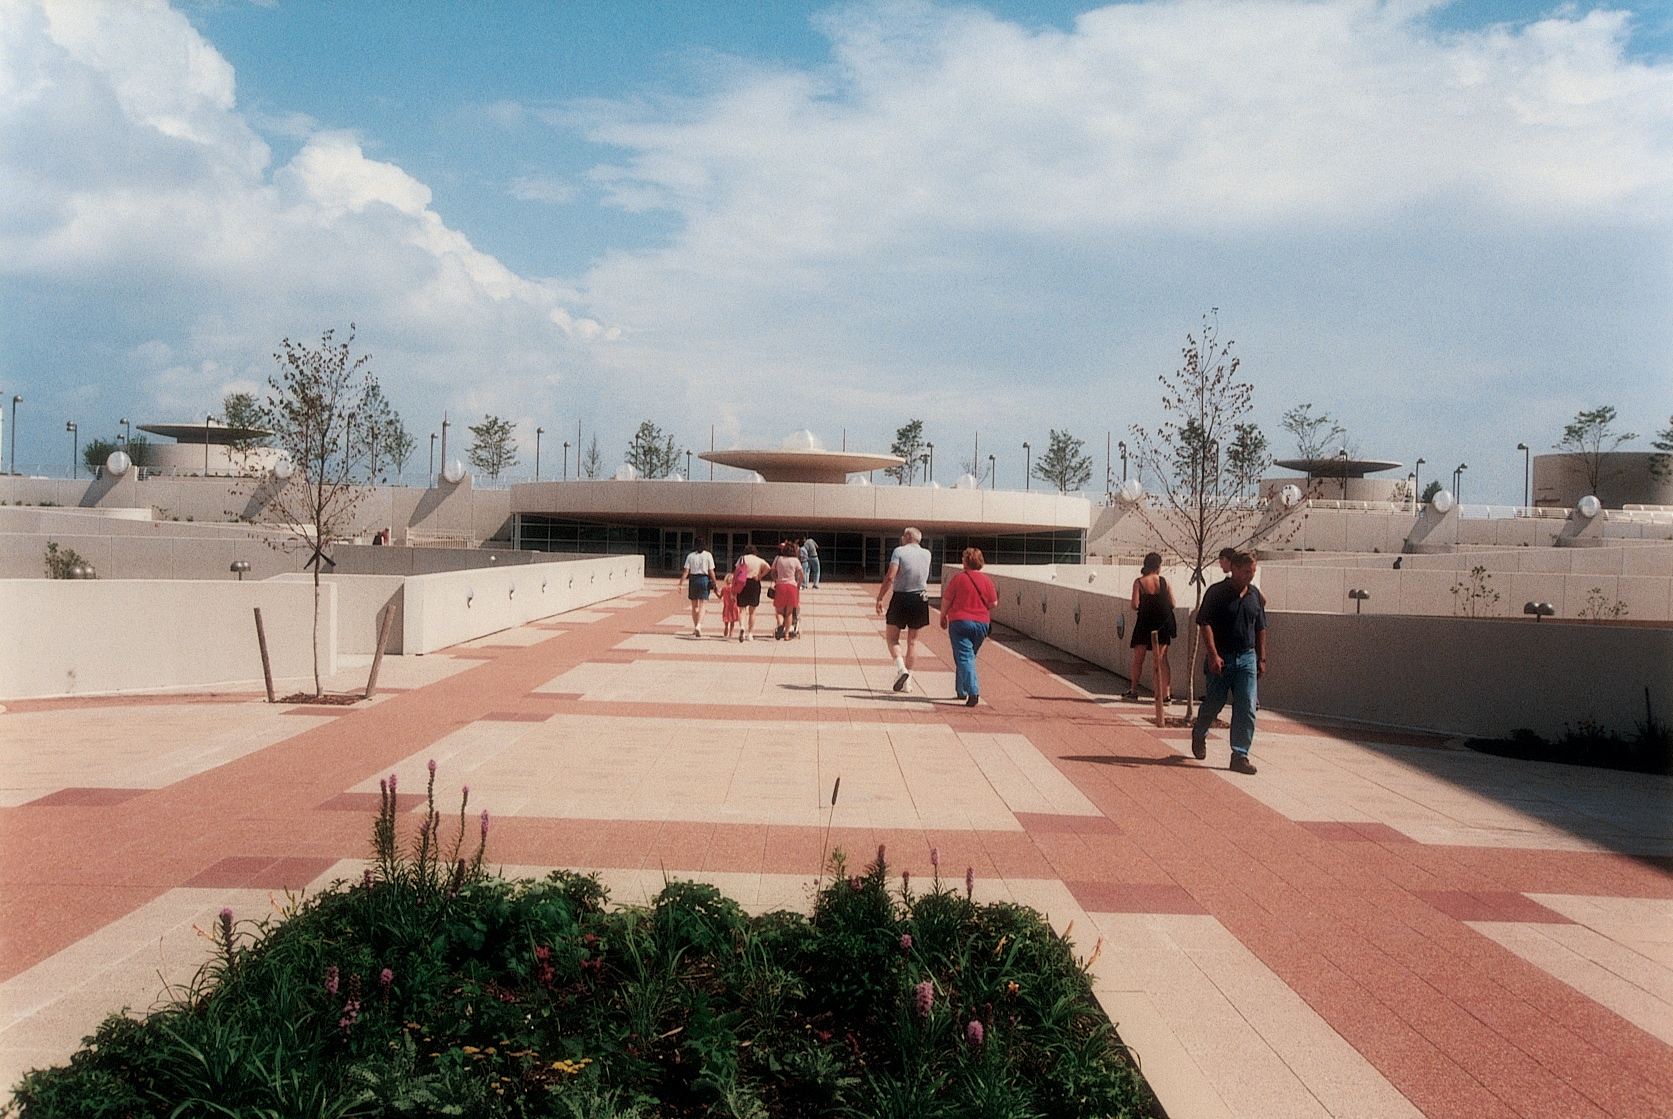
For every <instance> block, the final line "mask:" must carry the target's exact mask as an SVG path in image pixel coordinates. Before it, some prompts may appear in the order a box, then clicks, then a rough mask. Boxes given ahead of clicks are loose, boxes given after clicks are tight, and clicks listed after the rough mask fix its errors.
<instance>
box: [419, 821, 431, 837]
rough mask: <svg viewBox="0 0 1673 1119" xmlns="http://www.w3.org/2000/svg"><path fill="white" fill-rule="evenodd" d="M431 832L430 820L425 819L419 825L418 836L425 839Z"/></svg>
mask: <svg viewBox="0 0 1673 1119" xmlns="http://www.w3.org/2000/svg"><path fill="white" fill-rule="evenodd" d="M429 834H430V821H428V820H425V821H423V822H422V823H420V824H419V825H418V838H420V839H423V838H425V837H426V836H428V835H429Z"/></svg>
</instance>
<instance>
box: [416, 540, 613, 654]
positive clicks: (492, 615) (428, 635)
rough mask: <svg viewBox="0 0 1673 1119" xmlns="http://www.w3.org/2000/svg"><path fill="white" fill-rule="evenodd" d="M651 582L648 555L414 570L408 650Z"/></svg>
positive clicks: (441, 644)
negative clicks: (424, 572) (426, 572)
mask: <svg viewBox="0 0 1673 1119" xmlns="http://www.w3.org/2000/svg"><path fill="white" fill-rule="evenodd" d="M644 585H645V557H643V556H599V557H598V558H597V559H585V560H575V561H572V562H567V563H552V564H529V565H520V566H517V567H507V568H478V569H476V570H473V571H450V572H446V573H444V574H439V575H414V576H411V577H410V578H408V579H407V580H406V586H405V590H404V592H403V607H402V610H403V625H402V629H403V634H404V639H403V642H402V651H403V652H404V653H406V654H408V655H411V654H414V653H430V652H434V651H435V650H437V649H445V648H447V647H448V646H449V645H457V644H458V643H459V642H461V641H470V640H472V639H473V638H477V637H483V636H486V635H487V634H490V633H497V632H499V631H500V630H502V629H510V628H511V627H513V626H520V625H522V624H524V623H525V622H532V621H535V620H537V619H539V618H546V617H550V616H551V615H553V614H559V613H562V612H564V611H566V610H574V609H576V608H578V607H582V606H590V605H591V604H593V603H595V602H602V601H604V600H605V599H609V598H615V597H616V596H617V595H623V594H629V593H631V592H633V591H636V590H639V589H640V588H641V587H643V586H644Z"/></svg>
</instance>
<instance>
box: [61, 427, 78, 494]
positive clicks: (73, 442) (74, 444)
mask: <svg viewBox="0 0 1673 1119" xmlns="http://www.w3.org/2000/svg"><path fill="white" fill-rule="evenodd" d="M64 430H65V431H67V432H69V433H70V479H71V480H72V481H74V480H75V479H76V478H79V477H80V475H79V474H78V473H76V471H77V469H78V467H77V465H76V455H78V454H80V453H81V433H80V432H79V431H77V430H76V425H75V423H74V422H73V421H71V420H65V421H64Z"/></svg>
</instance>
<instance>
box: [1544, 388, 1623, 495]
mask: <svg viewBox="0 0 1673 1119" xmlns="http://www.w3.org/2000/svg"><path fill="white" fill-rule="evenodd" d="M1637 438H1638V436H1637V435H1636V434H1635V433H1633V432H1630V431H1616V430H1615V409H1614V407H1613V406H1612V405H1609V404H1602V405H1599V406H1598V407H1596V408H1592V409H1589V410H1582V411H1580V412H1576V413H1575V415H1574V420H1573V421H1572V422H1570V423H1568V424H1565V425H1564V427H1563V437H1562V439H1561V440H1559V441H1558V443H1557V449H1558V450H1559V451H1565V452H1567V453H1569V454H1572V455H1579V456H1580V468H1581V470H1582V471H1583V472H1584V473H1585V475H1586V487H1587V492H1588V493H1591V494H1596V493H1597V491H1598V486H1599V484H1600V483H1602V482H1604V481H1606V480H1607V479H1609V478H1612V477H1614V476H1615V475H1616V474H1619V473H1620V471H1618V470H1605V469H1604V467H1603V456H1604V455H1606V454H1608V453H1609V452H1610V451H1613V450H1614V449H1615V448H1617V447H1619V446H1620V445H1621V444H1622V443H1630V442H1631V441H1632V440H1634V439H1637Z"/></svg>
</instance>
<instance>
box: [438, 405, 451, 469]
mask: <svg viewBox="0 0 1673 1119" xmlns="http://www.w3.org/2000/svg"><path fill="white" fill-rule="evenodd" d="M452 426H453V425H452V424H451V423H449V422H448V419H447V413H446V412H443V413H442V414H441V468H442V472H443V473H446V471H447V429H448V428H450V427H452Z"/></svg>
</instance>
